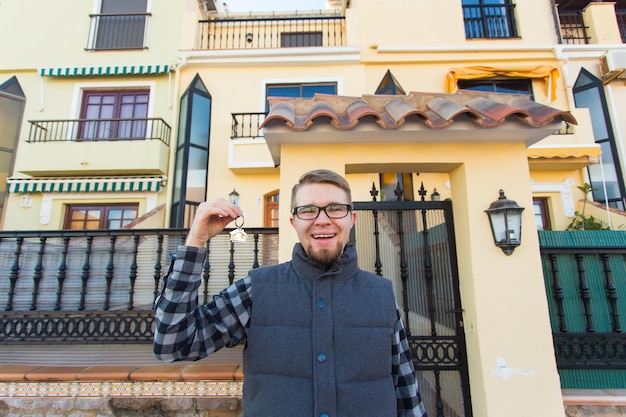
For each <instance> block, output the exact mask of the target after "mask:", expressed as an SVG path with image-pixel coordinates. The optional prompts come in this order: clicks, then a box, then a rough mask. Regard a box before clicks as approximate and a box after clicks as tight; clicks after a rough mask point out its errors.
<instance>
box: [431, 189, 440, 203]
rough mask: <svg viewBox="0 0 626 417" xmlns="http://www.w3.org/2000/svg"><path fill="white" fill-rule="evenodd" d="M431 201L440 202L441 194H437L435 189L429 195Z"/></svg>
mask: <svg viewBox="0 0 626 417" xmlns="http://www.w3.org/2000/svg"><path fill="white" fill-rule="evenodd" d="M430 200H431V201H441V194H439V193H438V192H437V189H436V188H434V189H433V193H432V194H431V195H430Z"/></svg>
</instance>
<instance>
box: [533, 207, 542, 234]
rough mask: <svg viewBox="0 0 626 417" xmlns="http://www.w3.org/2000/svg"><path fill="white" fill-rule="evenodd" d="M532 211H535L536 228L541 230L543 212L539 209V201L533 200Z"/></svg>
mask: <svg viewBox="0 0 626 417" xmlns="http://www.w3.org/2000/svg"><path fill="white" fill-rule="evenodd" d="M533 211H534V212H535V223H536V224H537V230H543V213H542V211H541V202H539V201H534V202H533Z"/></svg>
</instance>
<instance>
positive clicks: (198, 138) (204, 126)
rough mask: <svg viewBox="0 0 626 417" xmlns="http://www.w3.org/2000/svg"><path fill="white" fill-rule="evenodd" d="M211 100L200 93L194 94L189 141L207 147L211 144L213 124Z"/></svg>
mask: <svg viewBox="0 0 626 417" xmlns="http://www.w3.org/2000/svg"><path fill="white" fill-rule="evenodd" d="M210 121H211V100H210V99H209V98H207V97H204V96H201V95H199V94H194V95H193V100H192V113H191V126H190V129H189V142H190V143H191V144H194V145H199V146H202V147H207V146H208V144H209V126H210V124H211V122H210Z"/></svg>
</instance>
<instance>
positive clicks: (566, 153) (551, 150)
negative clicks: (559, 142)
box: [526, 145, 602, 159]
mask: <svg viewBox="0 0 626 417" xmlns="http://www.w3.org/2000/svg"><path fill="white" fill-rule="evenodd" d="M601 153H602V150H601V149H600V145H568V146H554V145H553V146H550V145H543V146H536V145H535V146H531V147H529V148H527V149H526V155H528V157H529V158H532V159H537V158H583V157H589V158H597V157H599V156H600V154H601Z"/></svg>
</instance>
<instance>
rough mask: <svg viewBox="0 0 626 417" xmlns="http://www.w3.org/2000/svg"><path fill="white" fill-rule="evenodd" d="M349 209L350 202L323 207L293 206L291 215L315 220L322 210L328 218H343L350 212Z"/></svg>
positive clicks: (350, 208)
mask: <svg viewBox="0 0 626 417" xmlns="http://www.w3.org/2000/svg"><path fill="white" fill-rule="evenodd" d="M350 210H352V206H351V205H350V204H329V205H327V206H324V207H319V206H313V205H308V206H298V207H296V208H294V209H293V215H294V216H296V217H297V218H299V219H300V220H315V219H317V218H318V217H319V215H320V212H322V211H324V213H326V215H327V216H328V218H329V219H343V218H344V217H346V216H347V215H348V213H350Z"/></svg>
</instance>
